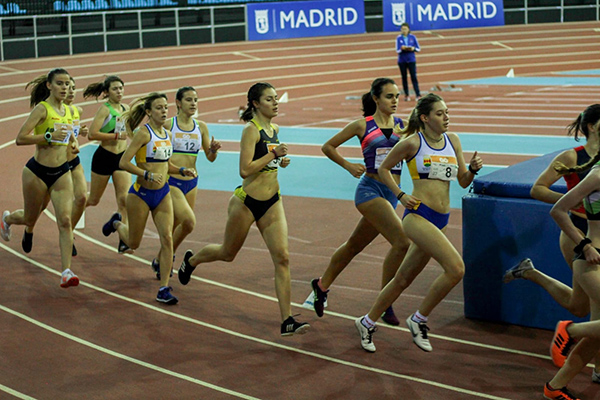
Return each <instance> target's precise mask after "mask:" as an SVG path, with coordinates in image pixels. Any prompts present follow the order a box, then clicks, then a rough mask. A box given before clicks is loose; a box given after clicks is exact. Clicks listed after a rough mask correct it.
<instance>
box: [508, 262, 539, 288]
mask: <svg viewBox="0 0 600 400" xmlns="http://www.w3.org/2000/svg"><path fill="white" fill-rule="evenodd" d="M534 269H535V267H534V266H533V262H531V259H529V258H524V259H522V260H521V261H519V263H518V264H517V265H515V266H514V267H512V268H510V269H508V270H507V271H506V272H505V273H504V277H503V278H502V280H503V281H504V283H508V282H512V281H514V280H515V279H525V278H524V277H523V275H524V274H525V272H527V271H532V270H534Z"/></svg>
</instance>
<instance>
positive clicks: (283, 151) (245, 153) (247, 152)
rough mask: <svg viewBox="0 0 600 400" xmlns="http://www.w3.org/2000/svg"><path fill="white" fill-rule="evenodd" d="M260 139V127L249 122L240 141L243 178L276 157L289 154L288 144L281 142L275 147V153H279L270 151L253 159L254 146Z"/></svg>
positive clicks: (241, 173)
mask: <svg viewBox="0 0 600 400" xmlns="http://www.w3.org/2000/svg"><path fill="white" fill-rule="evenodd" d="M259 140H260V133H259V132H258V128H256V126H255V125H254V124H252V123H247V124H246V126H245V127H244V130H243V131H242V140H241V141H240V176H241V177H242V178H243V179H246V178H247V177H249V176H251V175H253V174H255V173H257V172H258V171H260V170H261V169H263V168H264V167H265V166H266V165H267V164H268V163H270V162H271V161H272V160H274V159H275V158H277V157H283V156H285V155H287V145H286V144H285V143H281V144H280V145H279V146H277V147H276V148H275V153H277V154H274V153H273V151H269V152H268V153H267V154H265V155H264V156H262V157H261V158H259V159H258V160H254V161H252V158H254V148H255V147H256V143H258V141H259Z"/></svg>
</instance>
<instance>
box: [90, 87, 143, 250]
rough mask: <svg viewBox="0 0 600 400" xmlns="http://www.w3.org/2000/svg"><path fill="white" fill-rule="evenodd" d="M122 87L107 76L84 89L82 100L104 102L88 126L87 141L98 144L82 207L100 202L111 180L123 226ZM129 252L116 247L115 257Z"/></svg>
mask: <svg viewBox="0 0 600 400" xmlns="http://www.w3.org/2000/svg"><path fill="white" fill-rule="evenodd" d="M124 91H125V84H124V83H123V80H122V79H121V78H119V77H118V76H116V75H109V76H107V77H106V78H105V79H104V80H103V81H102V82H96V83H92V84H90V85H88V86H87V87H86V88H85V90H84V92H83V97H84V98H86V99H87V98H88V97H95V98H96V99H98V98H99V97H100V96H102V98H104V99H106V102H104V103H103V104H102V105H101V106H100V108H99V109H98V111H96V115H95V116H94V120H93V121H92V125H91V126H90V133H89V139H90V140H98V141H100V146H98V148H97V149H96V151H95V152H94V156H93V157H92V178H91V182H90V194H89V197H88V199H87V204H86V207H90V206H96V205H98V203H99V202H100V199H101V198H102V195H103V194H104V191H105V190H106V186H107V185H108V181H109V180H110V178H112V181H113V185H114V188H115V197H116V200H117V212H118V213H119V214H121V216H122V217H123V222H127V207H126V199H127V190H128V189H129V186H131V176H130V175H129V174H128V173H127V172H126V171H123V170H122V169H121V168H120V167H119V161H120V160H121V157H122V156H123V152H124V151H125V148H126V147H127V132H126V131H125V124H124V121H123V118H122V116H121V114H123V113H124V112H125V111H127V110H128V109H129V106H127V105H125V104H122V103H121V101H122V100H123V95H124ZM131 252H132V250H131V249H129V248H128V247H127V246H125V244H124V243H119V253H131Z"/></svg>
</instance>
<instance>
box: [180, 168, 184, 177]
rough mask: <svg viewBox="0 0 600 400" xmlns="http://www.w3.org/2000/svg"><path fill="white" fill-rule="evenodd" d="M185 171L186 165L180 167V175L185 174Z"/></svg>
mask: <svg viewBox="0 0 600 400" xmlns="http://www.w3.org/2000/svg"><path fill="white" fill-rule="evenodd" d="M183 171H185V167H181V168H179V175H181V176H185V174H184V173H183Z"/></svg>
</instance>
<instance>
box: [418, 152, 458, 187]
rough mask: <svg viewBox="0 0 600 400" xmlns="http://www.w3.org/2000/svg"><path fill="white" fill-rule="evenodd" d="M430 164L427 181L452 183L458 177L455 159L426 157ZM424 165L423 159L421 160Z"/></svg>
mask: <svg viewBox="0 0 600 400" xmlns="http://www.w3.org/2000/svg"><path fill="white" fill-rule="evenodd" d="M428 158H429V160H430V163H431V166H430V167H429V179H439V180H441V181H453V180H454V179H456V177H457V176H458V163H457V162H456V157H452V156H440V155H433V156H429V157H428ZM423 163H424V164H425V159H424V160H423Z"/></svg>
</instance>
